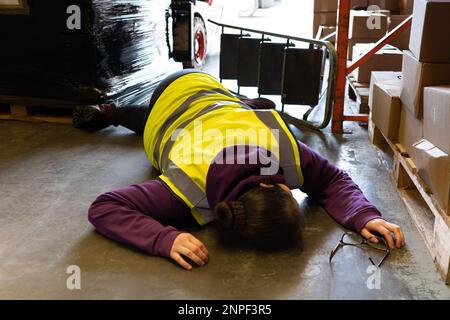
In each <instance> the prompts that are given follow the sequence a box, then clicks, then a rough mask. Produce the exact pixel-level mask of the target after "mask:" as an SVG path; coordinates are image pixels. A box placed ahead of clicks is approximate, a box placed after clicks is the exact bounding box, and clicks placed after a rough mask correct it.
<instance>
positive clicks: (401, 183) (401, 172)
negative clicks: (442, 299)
mask: <svg viewBox="0 0 450 320" xmlns="http://www.w3.org/2000/svg"><path fill="white" fill-rule="evenodd" d="M368 132H369V138H370V140H371V142H372V143H373V144H374V145H375V146H377V147H378V148H379V149H380V150H384V151H386V150H388V151H390V155H391V156H392V161H393V166H392V169H391V170H390V171H391V177H392V179H393V181H394V183H395V184H396V186H397V189H398V193H399V195H400V198H401V199H402V200H403V202H404V203H405V206H406V208H407V210H408V213H409V215H410V216H411V218H412V219H413V221H414V223H415V225H416V227H417V229H418V230H419V232H420V234H421V235H422V238H423V239H424V241H425V244H426V246H427V248H428V250H429V252H430V253H431V256H432V257H433V259H434V262H435V263H436V266H437V269H438V270H439V272H440V274H441V275H442V277H443V279H444V280H445V282H446V283H447V284H450V216H449V215H448V212H447V211H445V210H444V209H442V208H441V207H440V205H439V204H438V202H437V200H436V199H435V197H434V195H433V194H432V193H431V191H430V189H429V188H428V186H427V185H426V183H425V182H424V181H423V180H422V179H421V178H420V176H419V175H418V173H417V168H416V166H415V164H414V162H413V161H412V159H411V158H410V157H409V156H408V154H407V153H406V151H405V149H404V148H403V147H402V145H401V144H399V143H394V142H392V141H390V140H389V139H386V138H385V137H384V135H383V134H382V133H381V131H380V130H379V129H378V128H377V127H376V126H375V124H374V123H373V122H372V121H370V120H369V125H368Z"/></svg>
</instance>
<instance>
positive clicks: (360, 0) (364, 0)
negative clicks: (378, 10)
mask: <svg viewBox="0 0 450 320" xmlns="http://www.w3.org/2000/svg"><path fill="white" fill-rule="evenodd" d="M368 5H369V1H368V0H351V2H350V8H352V9H355V8H367V6H368Z"/></svg>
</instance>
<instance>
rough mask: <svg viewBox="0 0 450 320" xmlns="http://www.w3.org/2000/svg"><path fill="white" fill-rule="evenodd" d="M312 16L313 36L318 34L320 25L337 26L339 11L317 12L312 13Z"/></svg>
mask: <svg viewBox="0 0 450 320" xmlns="http://www.w3.org/2000/svg"><path fill="white" fill-rule="evenodd" d="M310 15H311V16H312V27H313V30H312V34H311V36H312V37H315V36H316V35H317V31H319V27H320V26H331V27H336V24H337V12H315V13H310Z"/></svg>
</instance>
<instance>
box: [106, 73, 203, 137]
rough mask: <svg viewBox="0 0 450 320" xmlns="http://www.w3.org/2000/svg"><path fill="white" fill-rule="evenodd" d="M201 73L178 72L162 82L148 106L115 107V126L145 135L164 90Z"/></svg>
mask: <svg viewBox="0 0 450 320" xmlns="http://www.w3.org/2000/svg"><path fill="white" fill-rule="evenodd" d="M194 72H201V71H198V70H195V69H185V70H180V71H177V72H175V73H173V74H171V75H170V76H168V77H167V78H165V79H164V80H163V81H161V82H160V83H159V84H158V86H157V87H156V89H155V92H153V94H152V98H151V99H150V103H149V104H148V105H146V106H130V105H128V106H120V107H115V123H114V125H116V126H117V125H121V126H124V127H126V128H128V129H130V130H132V131H134V132H135V133H136V134H138V135H142V134H143V133H144V129H145V125H146V123H147V119H148V116H149V115H150V111H152V108H153V106H154V105H155V103H156V101H157V100H158V98H159V97H160V96H161V94H162V93H163V92H164V90H165V89H166V88H167V87H168V86H169V85H170V84H171V83H172V82H174V81H175V80H176V79H178V78H179V77H181V76H184V75H186V74H189V73H194Z"/></svg>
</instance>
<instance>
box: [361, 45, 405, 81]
mask: <svg viewBox="0 0 450 320" xmlns="http://www.w3.org/2000/svg"><path fill="white" fill-rule="evenodd" d="M370 46H371V44H358V45H356V46H355V47H354V49H353V50H354V52H353V53H354V54H353V61H356V59H357V58H358V56H359V55H361V54H362V53H364V52H365V51H367V49H368V48H370ZM402 57H403V53H402V52H401V51H400V50H398V49H396V48H394V47H388V48H386V47H385V48H383V49H381V50H380V51H378V52H377V53H376V54H375V55H373V56H372V57H371V58H370V59H369V60H367V61H366V62H365V63H363V64H362V65H361V66H360V67H359V68H357V69H356V70H355V71H353V75H354V77H355V80H356V81H357V82H360V83H369V82H370V73H371V72H372V71H400V70H401V68H402Z"/></svg>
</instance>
